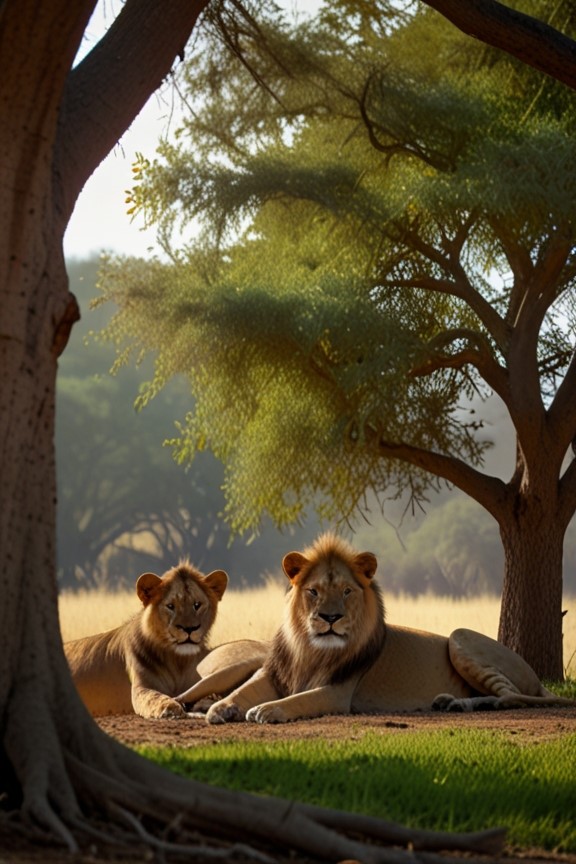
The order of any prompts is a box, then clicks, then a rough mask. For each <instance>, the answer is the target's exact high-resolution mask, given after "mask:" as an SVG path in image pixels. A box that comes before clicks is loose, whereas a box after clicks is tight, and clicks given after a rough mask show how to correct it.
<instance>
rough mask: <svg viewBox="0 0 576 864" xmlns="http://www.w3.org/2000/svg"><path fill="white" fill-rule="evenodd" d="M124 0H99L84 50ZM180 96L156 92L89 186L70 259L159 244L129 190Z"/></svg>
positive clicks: (300, 0) (295, 2)
mask: <svg viewBox="0 0 576 864" xmlns="http://www.w3.org/2000/svg"><path fill="white" fill-rule="evenodd" d="M285 2H286V6H287V8H289V9H290V10H296V9H297V10H298V11H299V13H301V14H311V13H313V12H314V11H315V10H316V9H317V8H318V6H319V0H285ZM121 6H122V4H121V3H120V2H119V0H100V2H99V3H98V5H97V7H96V9H95V11H94V15H93V16H92V19H91V21H90V24H89V25H88V28H87V30H86V34H85V37H84V41H83V45H82V48H81V51H80V54H82V52H86V51H88V50H90V48H91V47H92V46H93V45H94V43H95V42H97V41H98V39H100V37H101V36H102V35H103V33H104V32H105V31H106V29H107V27H109V26H110V23H111V22H112V21H113V20H114V18H115V16H116V15H117V14H118V12H119V11H120V9H121ZM178 112H179V106H178V97H177V96H176V95H175V94H174V93H173V92H172V90H171V89H170V85H169V84H168V85H167V86H166V88H165V89H164V91H163V92H162V93H157V94H155V95H153V96H152V97H151V99H150V100H149V102H148V103H147V105H146V106H145V107H144V109H143V110H142V112H141V113H140V115H139V116H138V117H137V118H136V120H135V121H134V123H133V124H132V126H131V127H130V129H129V130H128V131H127V132H126V133H125V134H124V135H123V137H122V139H121V141H120V142H119V144H118V145H117V146H116V147H115V148H114V150H113V151H112V152H111V153H110V155H109V156H108V157H107V159H105V160H104V162H103V163H102V164H101V165H100V167H99V168H98V169H97V170H96V171H95V173H94V174H93V175H92V177H90V179H89V180H88V182H87V183H86V186H85V187H84V189H83V191H82V193H81V195H80V198H79V199H78V203H77V204H76V209H75V210H74V213H73V215H72V219H71V220H70V224H69V226H68V230H67V231H66V236H65V238H64V251H65V254H66V256H67V257H69V258H86V257H88V256H90V255H92V254H96V255H97V254H99V253H100V252H102V251H113V252H119V253H122V254H126V255H142V256H146V254H147V250H148V248H149V247H153V246H154V245H155V230H154V229H151V230H148V231H143V230H142V222H141V220H135V221H131V220H130V216H128V215H127V213H126V210H127V209H128V205H127V204H126V203H125V198H126V190H127V189H129V188H130V187H131V186H132V163H133V162H134V159H135V157H136V153H143V154H144V155H145V156H147V157H148V158H152V156H153V155H154V152H155V150H156V147H157V144H158V141H159V139H160V137H161V136H162V135H166V134H167V133H169V131H170V128H171V127H172V128H174V129H175V128H177V125H178Z"/></svg>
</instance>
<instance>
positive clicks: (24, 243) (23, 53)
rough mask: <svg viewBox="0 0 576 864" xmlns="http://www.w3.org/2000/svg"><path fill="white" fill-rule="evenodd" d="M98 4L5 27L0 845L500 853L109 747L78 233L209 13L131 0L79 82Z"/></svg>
mask: <svg viewBox="0 0 576 864" xmlns="http://www.w3.org/2000/svg"><path fill="white" fill-rule="evenodd" d="M94 3H95V0H76V2H75V3H72V4H71V3H69V0H52V2H51V3H49V4H39V3H37V0H4V2H3V3H2V6H1V13H0V57H1V58H2V76H0V130H1V137H0V147H1V152H0V188H1V189H2V195H1V196H0V298H1V304H0V315H1V318H0V364H1V367H0V368H1V371H2V374H1V375H0V442H1V448H0V453H1V455H0V459H1V467H0V474H1V478H2V482H1V483H0V549H1V550H2V556H1V559H0V591H1V594H2V602H1V603H0V797H2V810H1V811H0V836H1V837H2V840H1V841H0V845H2V848H3V849H4V847H5V845H6V841H7V837H9V836H10V833H15V832H18V831H20V832H22V834H23V835H24V836H25V837H26V838H27V839H32V840H37V841H39V842H42V843H45V842H46V841H47V840H52V841H54V840H56V841H59V842H61V843H62V844H64V845H65V846H66V847H68V849H70V850H74V849H77V848H78V846H79V845H80V844H83V843H89V842H94V840H96V841H97V842H99V843H100V844H102V843H106V842H114V841H116V842H123V843H124V844H130V846H132V847H133V846H134V843H135V838H136V839H137V840H138V841H139V842H140V843H141V844H143V845H145V846H147V847H151V848H154V849H155V850H156V851H158V852H159V853H160V854H162V855H164V856H167V855H168V854H169V853H170V851H171V849H174V848H175V847H174V842H178V841H181V844H183V845H181V846H180V847H179V849H178V851H179V853H180V855H182V853H183V852H186V853H187V856H188V858H189V859H193V860H198V861H200V860H202V861H205V860H211V859H213V858H218V859H219V860H229V858H230V855H231V853H232V852H233V851H237V852H240V853H241V854H242V855H243V857H244V858H245V859H253V860H258V861H272V860H273V859H272V858H271V857H270V856H269V855H265V854H263V853H260V852H257V851H256V850H254V849H253V848H247V847H246V846H243V845H242V844H240V843H238V840H244V839H248V840H250V841H258V842H259V843H263V844H268V845H273V846H275V847H280V848H281V849H283V850H287V849H289V848H297V849H300V850H301V851H303V852H305V853H306V854H307V855H314V856H321V857H324V858H326V857H327V858H331V859H333V860H341V859H345V858H348V859H361V860H363V861H366V862H380V861H381V862H385V861H386V862H399V864H400V862H404V861H406V862H409V861H414V858H415V855H414V852H413V851H409V852H402V851H401V850H399V851H398V850H391V849H390V848H386V847H383V846H382V845H379V844H380V843H385V844H386V843H395V844H397V843H406V844H407V843H412V844H414V848H416V849H417V848H422V847H424V846H425V847H427V848H468V849H476V850H477V851H479V852H480V851H485V852H497V851H498V850H499V849H500V848H501V845H502V840H503V835H502V832H500V831H493V832H486V833H481V834H479V835H465V836H456V837H453V836H451V835H437V834H427V833H422V832H412V831H406V830H405V829H402V828H401V827H400V826H393V825H392V826H391V825H387V824H386V823H383V822H381V821H379V820H371V819H365V818H363V817H354V816H351V815H350V814H338V813H330V812H327V811H322V810H320V809H319V808H311V807H304V806H301V805H298V804H294V803H293V802H287V801H282V800H279V799H269V800H267V801H263V800H262V799H259V800H258V803H257V804H256V803H255V801H254V799H253V798H252V797H251V796H249V795H243V794H239V793H232V792H225V791H224V790H219V789H211V788H210V787H206V786H203V785H199V784H195V783H193V782H191V781H184V780H181V779H179V778H177V777H174V776H173V775H171V774H169V773H168V772H165V771H161V770H160V769H158V768H156V767H155V766H153V765H152V764H151V763H148V762H147V761H146V760H144V759H142V758H140V757H138V756H137V755H136V754H134V753H132V752H130V751H128V750H126V749H125V748H123V747H121V746H120V745H119V744H117V743H116V742H114V741H113V740H112V739H110V738H108V737H107V736H105V735H104V734H103V733H102V732H101V731H100V729H99V727H98V726H97V725H96V724H95V723H94V721H93V720H92V718H90V717H89V716H88V715H87V713H86V711H85V709H84V708H83V706H82V704H81V702H80V700H79V697H78V695H77V693H76V690H75V688H74V685H73V683H72V680H71V677H70V674H69V671H68V668H67V664H66V661H65V658H64V654H63V650H62V644H61V640H60V633H59V626H58V611H57V592H56V573H55V505H56V501H55V495H56V491H55V490H56V482H55V464H54V405H55V386H56V372H57V362H58V356H59V354H60V353H61V351H62V350H63V349H64V347H65V345H66V341H67V337H68V334H69V331H70V327H71V326H72V324H73V323H74V320H75V319H76V317H77V314H78V313H77V307H76V304H75V301H74V298H73V297H72V296H71V295H70V294H69V291H68V284H67V278H66V271H65V265H64V259H63V254H62V239H63V233H64V228H65V226H66V222H67V219H68V218H69V215H70V213H71V211H72V208H73V206H74V201H75V200H76V197H77V195H78V194H79V192H80V189H81V186H82V184H83V183H84V182H85V180H86V179H87V177H88V176H89V175H90V174H91V172H92V171H93V170H94V168H95V167H96V166H97V164H98V162H99V161H100V160H101V159H102V158H103V157H104V155H105V154H106V153H107V152H108V150H110V149H111V148H112V147H113V145H114V144H115V142H116V140H117V138H118V136H119V135H120V133H121V132H122V131H123V130H124V129H125V128H126V127H127V126H128V125H129V123H130V122H131V121H132V119H133V118H134V116H135V114H136V113H137V111H138V110H139V108H140V107H141V105H142V104H143V102H144V101H145V99H146V97H147V96H148V95H149V94H150V93H151V92H152V91H153V90H154V88H155V87H156V86H157V85H158V83H159V82H160V80H161V79H162V78H163V76H164V75H166V74H167V73H168V72H169V70H170V66H171V64H172V62H173V59H174V57H175V56H176V55H177V53H178V52H179V51H180V50H181V49H182V47H183V45H184V43H185V42H186V39H187V38H188V35H189V33H190V30H191V28H192V26H193V25H194V22H195V20H196V17H197V15H198V12H199V11H200V10H201V9H202V8H203V5H204V0H197V2H194V0H170V2H166V0H127V2H126V4H125V5H124V7H123V11H122V12H121V13H120V16H119V20H118V24H117V25H116V28H115V31H114V34H113V35H111V36H110V37H109V39H107V40H106V41H105V43H104V46H106V45H107V46H109V47H108V50H106V48H105V47H102V48H101V49H99V51H98V55H97V56H96V55H95V56H94V65H93V66H91V65H90V63H89V64H87V65H86V66H83V67H82V72H80V68H79V70H78V72H72V73H71V72H70V69H71V65H72V62H73V58H74V55H75V53H76V50H77V48H78V45H79V42H80V39H81V36H82V33H83V31H84V28H85V26H86V23H87V21H88V19H89V15H90V13H91V11H92V8H93V6H94ZM110 52H112V53H110ZM144 61H145V62H144ZM90 69H92V71H91V72H90V74H88V71H87V70H90ZM110 70H114V73H113V75H114V74H115V75H116V76H117V77H116V80H115V82H113V81H111V80H110V79H109V78H107V75H106V73H107V71H108V72H109V71H110ZM99 76H101V78H100V80H99ZM112 77H113V76H112ZM76 83H77V88H76ZM100 84H102V86H100ZM63 100H64V101H63ZM10 809H11V810H12V812H11V813H7V810H10ZM176 814H177V819H175V815H176ZM176 822H178V823H179V827H178V832H179V833H177V830H176V829H177V826H176ZM198 830H200V831H202V832H204V835H205V836H209V837H210V840H209V843H206V844H203V843H202V842H198ZM342 832H349V833H352V834H356V835H358V834H360V833H363V834H365V835H366V836H369V837H371V838H373V839H374V840H376V841H378V842H377V843H371V844H369V845H365V844H363V843H360V842H359V841H358V840H355V839H350V838H349V837H348V836H345V834H344V833H342ZM165 838H167V839H165ZM223 841H225V843H224V844H223ZM433 860H434V858H433V857H432V858H430V857H428V858H427V861H433Z"/></svg>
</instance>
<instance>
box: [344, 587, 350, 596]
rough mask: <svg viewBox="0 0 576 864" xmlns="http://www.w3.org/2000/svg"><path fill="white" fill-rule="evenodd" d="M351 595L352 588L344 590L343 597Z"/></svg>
mask: <svg viewBox="0 0 576 864" xmlns="http://www.w3.org/2000/svg"><path fill="white" fill-rule="evenodd" d="M351 593H352V588H344V597H348V595H349V594H351Z"/></svg>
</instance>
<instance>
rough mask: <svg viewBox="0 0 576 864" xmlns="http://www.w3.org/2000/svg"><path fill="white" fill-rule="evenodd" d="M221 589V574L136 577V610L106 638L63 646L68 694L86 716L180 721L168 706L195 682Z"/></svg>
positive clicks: (184, 566)
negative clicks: (72, 691)
mask: <svg viewBox="0 0 576 864" xmlns="http://www.w3.org/2000/svg"><path fill="white" fill-rule="evenodd" d="M227 584H228V576H227V575H226V573H225V572H224V571H223V570H214V571H213V572H212V573H210V574H209V575H208V576H204V575H202V573H200V572H199V571H198V570H196V569H195V568H194V567H193V566H192V565H191V564H190V563H188V562H187V561H184V562H181V563H180V564H178V566H176V567H173V568H172V569H171V570H168V571H167V572H166V573H164V575H163V576H157V575H156V574H155V573H143V574H142V575H141V576H140V577H139V578H138V580H137V582H136V593H137V594H138V597H139V598H140V600H141V601H142V605H143V607H144V608H143V609H141V610H140V612H138V613H137V614H136V615H134V617H133V618H131V619H130V620H129V621H127V622H126V623H125V624H122V625H121V626H120V627H117V628H116V629H115V630H109V631H108V632H106V633H99V634H98V635H95V636H86V637H84V638H83V639H77V640H75V641H73V642H67V643H66V644H65V645H64V651H65V653H66V657H67V659H68V664H69V666H70V670H71V672H72V677H73V678H74V682H75V684H76V687H77V689H78V691H79V693H80V696H81V697H82V700H83V701H84V703H85V705H86V707H87V708H88V710H89V711H90V712H91V713H92V714H93V715H94V716H99V715H103V714H132V713H136V714H140V716H142V717H148V718H152V717H156V718H158V717H184V716H185V711H184V708H183V707H182V705H181V704H180V702H177V701H176V699H175V698H174V697H175V696H176V695H178V694H179V693H180V692H181V691H182V690H183V689H184V688H185V687H189V686H190V685H191V684H193V683H194V682H195V681H198V679H199V678H200V675H199V674H198V672H197V666H198V663H199V661H200V660H202V658H203V657H205V656H206V655H207V654H208V648H207V646H206V640H207V636H208V633H209V631H210V628H211V627H212V625H213V623H214V619H215V618H216V611H217V607H218V602H219V601H220V600H221V599H222V595H223V594H224V591H225V590H226V586H227Z"/></svg>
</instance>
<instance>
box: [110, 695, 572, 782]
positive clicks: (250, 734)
mask: <svg viewBox="0 0 576 864" xmlns="http://www.w3.org/2000/svg"><path fill="white" fill-rule="evenodd" d="M98 722H99V724H100V726H101V727H102V729H104V731H105V732H107V733H108V734H109V735H111V736H112V737H114V738H117V739H118V740H119V741H122V742H124V743H125V744H128V745H130V746H135V745H138V744H149V745H152V746H166V745H174V746H178V747H197V746H201V745H202V744H204V743H210V744H212V743H219V742H221V741H276V740H286V739H307V738H323V739H324V740H337V739H341V740H348V741H353V740H354V739H355V738H358V737H361V736H362V735H364V734H366V733H367V732H370V733H376V734H382V735H406V734H410V733H411V732H421V731H435V730H438V729H491V730H494V731H498V732H503V733H505V734H508V735H510V736H520V737H521V738H526V739H527V740H530V741H538V740H546V739H551V738H558V737H561V736H562V735H567V734H569V733H571V732H576V710H575V709H574V708H571V707H566V708H564V707H562V708H522V709H519V710H516V711H486V712H484V711H477V712H474V713H473V714H456V713H455V714H444V713H437V712H430V713H419V714H382V715H378V716H372V715H366V714H355V715H353V716H345V717H343V716H330V717H316V718H314V719H312V720H298V721H295V722H292V723H281V724H268V725H260V724H258V723H227V724H225V725H222V726H210V725H209V724H208V723H206V721H205V720H203V719H201V718H198V717H188V718H186V719H184V720H144V719H143V718H142V717H135V716H133V715H132V716H126V717H119V716H114V717H101V718H99V721H98ZM575 783H576V780H575Z"/></svg>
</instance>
